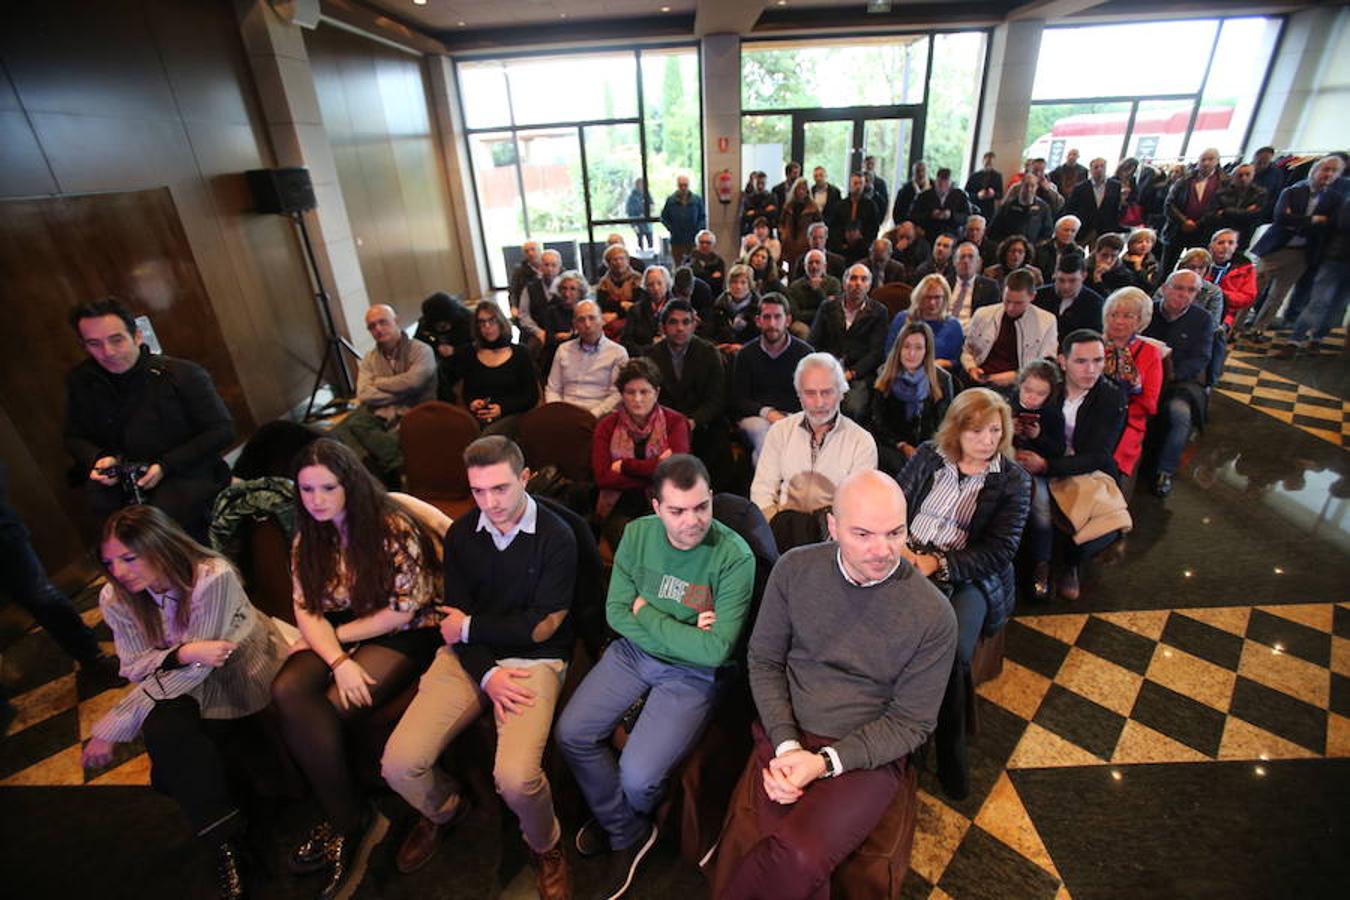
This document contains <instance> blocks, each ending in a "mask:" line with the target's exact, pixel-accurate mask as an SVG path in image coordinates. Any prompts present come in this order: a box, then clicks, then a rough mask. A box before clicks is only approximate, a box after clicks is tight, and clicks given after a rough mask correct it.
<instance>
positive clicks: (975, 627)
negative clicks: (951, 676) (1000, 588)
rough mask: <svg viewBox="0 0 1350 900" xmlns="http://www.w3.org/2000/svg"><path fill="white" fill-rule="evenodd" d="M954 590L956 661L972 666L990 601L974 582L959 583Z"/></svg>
mask: <svg viewBox="0 0 1350 900" xmlns="http://www.w3.org/2000/svg"><path fill="white" fill-rule="evenodd" d="M952 588H953V590H952V596H951V601H952V609H954V610H955V611H956V659H957V662H960V663H964V664H966V665H970V660H971V657H973V656H974V655H975V645H976V644H977V643H979V640H980V632H981V631H983V630H984V619H985V616H986V615H988V613H989V601H988V600H986V599H985V597H984V591H982V590H980V589H979V588H978V587H977V586H976V585H975V582H973V581H959V582H957V583H956V584H954V585H952Z"/></svg>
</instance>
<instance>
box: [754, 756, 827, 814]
mask: <svg viewBox="0 0 1350 900" xmlns="http://www.w3.org/2000/svg"><path fill="white" fill-rule="evenodd" d="M761 772H762V775H763V779H764V793H766V794H768V795H769V799H770V800H772V801H773V802H774V803H782V804H784V805H787V804H790V803H796V802H797V801H798V800H800V799H801V796H802V793H803V792H804V791H805V790H806V786H807V785H808V784H810V783H811V782H813V781H815V780H816V779H817V778H819V777H821V776H822V775H824V774H825V759H824V757H822V756H821V755H820V754H819V753H812V752H811V751H810V750H802V749H795V750H788V751H786V752H784V753H781V754H779V755H778V756H775V757H774V758H773V759H771V760H769V765H768V768H765V769H762V770H761Z"/></svg>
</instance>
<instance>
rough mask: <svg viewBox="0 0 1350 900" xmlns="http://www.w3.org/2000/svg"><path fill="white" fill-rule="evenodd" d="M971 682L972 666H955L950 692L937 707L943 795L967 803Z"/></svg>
mask: <svg viewBox="0 0 1350 900" xmlns="http://www.w3.org/2000/svg"><path fill="white" fill-rule="evenodd" d="M969 680H970V664H969V663H963V662H961V661H960V660H959V659H958V660H955V661H954V662H953V663H952V674H951V677H950V678H948V679H947V691H946V693H944V694H943V695H942V706H940V707H939V708H938V720H937V732H936V734H935V735H934V737H935V738H936V741H935V742H936V744H937V775H938V782H939V783H940V784H941V785H942V792H943V793H944V794H946V795H947V797H948V798H949V799H952V800H964V799H966V797H967V796H969V795H970V768H969V764H968V761H967V758H966V684H967V683H968V682H969Z"/></svg>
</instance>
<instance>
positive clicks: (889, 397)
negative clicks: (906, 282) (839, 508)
mask: <svg viewBox="0 0 1350 900" xmlns="http://www.w3.org/2000/svg"><path fill="white" fill-rule="evenodd" d="M954 394H955V389H954V388H953V386H952V377H951V376H950V375H948V374H947V371H946V370H945V369H942V368H940V367H938V366H937V365H936V364H935V362H934V358H933V330H932V329H931V328H929V327H928V323H926V322H920V321H917V320H915V321H910V322H906V323H905V326H904V327H903V328H901V329H900V334H899V335H898V336H897V337H896V340H895V345H894V346H893V347H891V352H890V354H889V355H888V356H887V357H886V362H885V363H883V364H882V366H881V374H880V375H878V376H877V380H876V384H875V385H873V390H872V403H871V410H870V413H871V415H870V424H871V430H872V436H873V437H875V438H876V439H877V460H878V464H879V465H878V467H879V468H880V469H882V470H883V471H885V472H890V473H891V474H892V475H894V474H896V473H897V472H899V471H900V470H901V469H902V468H903V467H904V465H905V463H906V462H907V461H908V460H909V458H910V457H911V456H913V455H914V451H915V449H916V448H917V447H918V446H919V445H920V444H922V443H923V442H924V441H926V440H928V439H929V438H931V437H932V436H933V434H934V433H935V432H936V431H937V428H938V424H939V423H940V422H941V421H942V417H943V416H944V415H946V413H947V407H948V405H950V404H951V402H952V396H953V395H954Z"/></svg>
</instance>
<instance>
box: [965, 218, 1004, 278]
mask: <svg viewBox="0 0 1350 900" xmlns="http://www.w3.org/2000/svg"><path fill="white" fill-rule="evenodd" d="M961 240H962V241H969V242H970V243H972V244H974V245H975V247H976V249H978V250H979V251H980V261H981V265H980V269H981V270H982V271H983V270H984V269H987V268H989V267H990V266H992V265H996V264H997V263H998V244H996V243H994V241H992V240H990V238H989V221H988V220H987V219H985V217H984V216H982V215H979V214H978V213H976V214H975V215H972V216H971V217H970V218H968V219H966V227H965V228H964V229H962V231H961Z"/></svg>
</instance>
